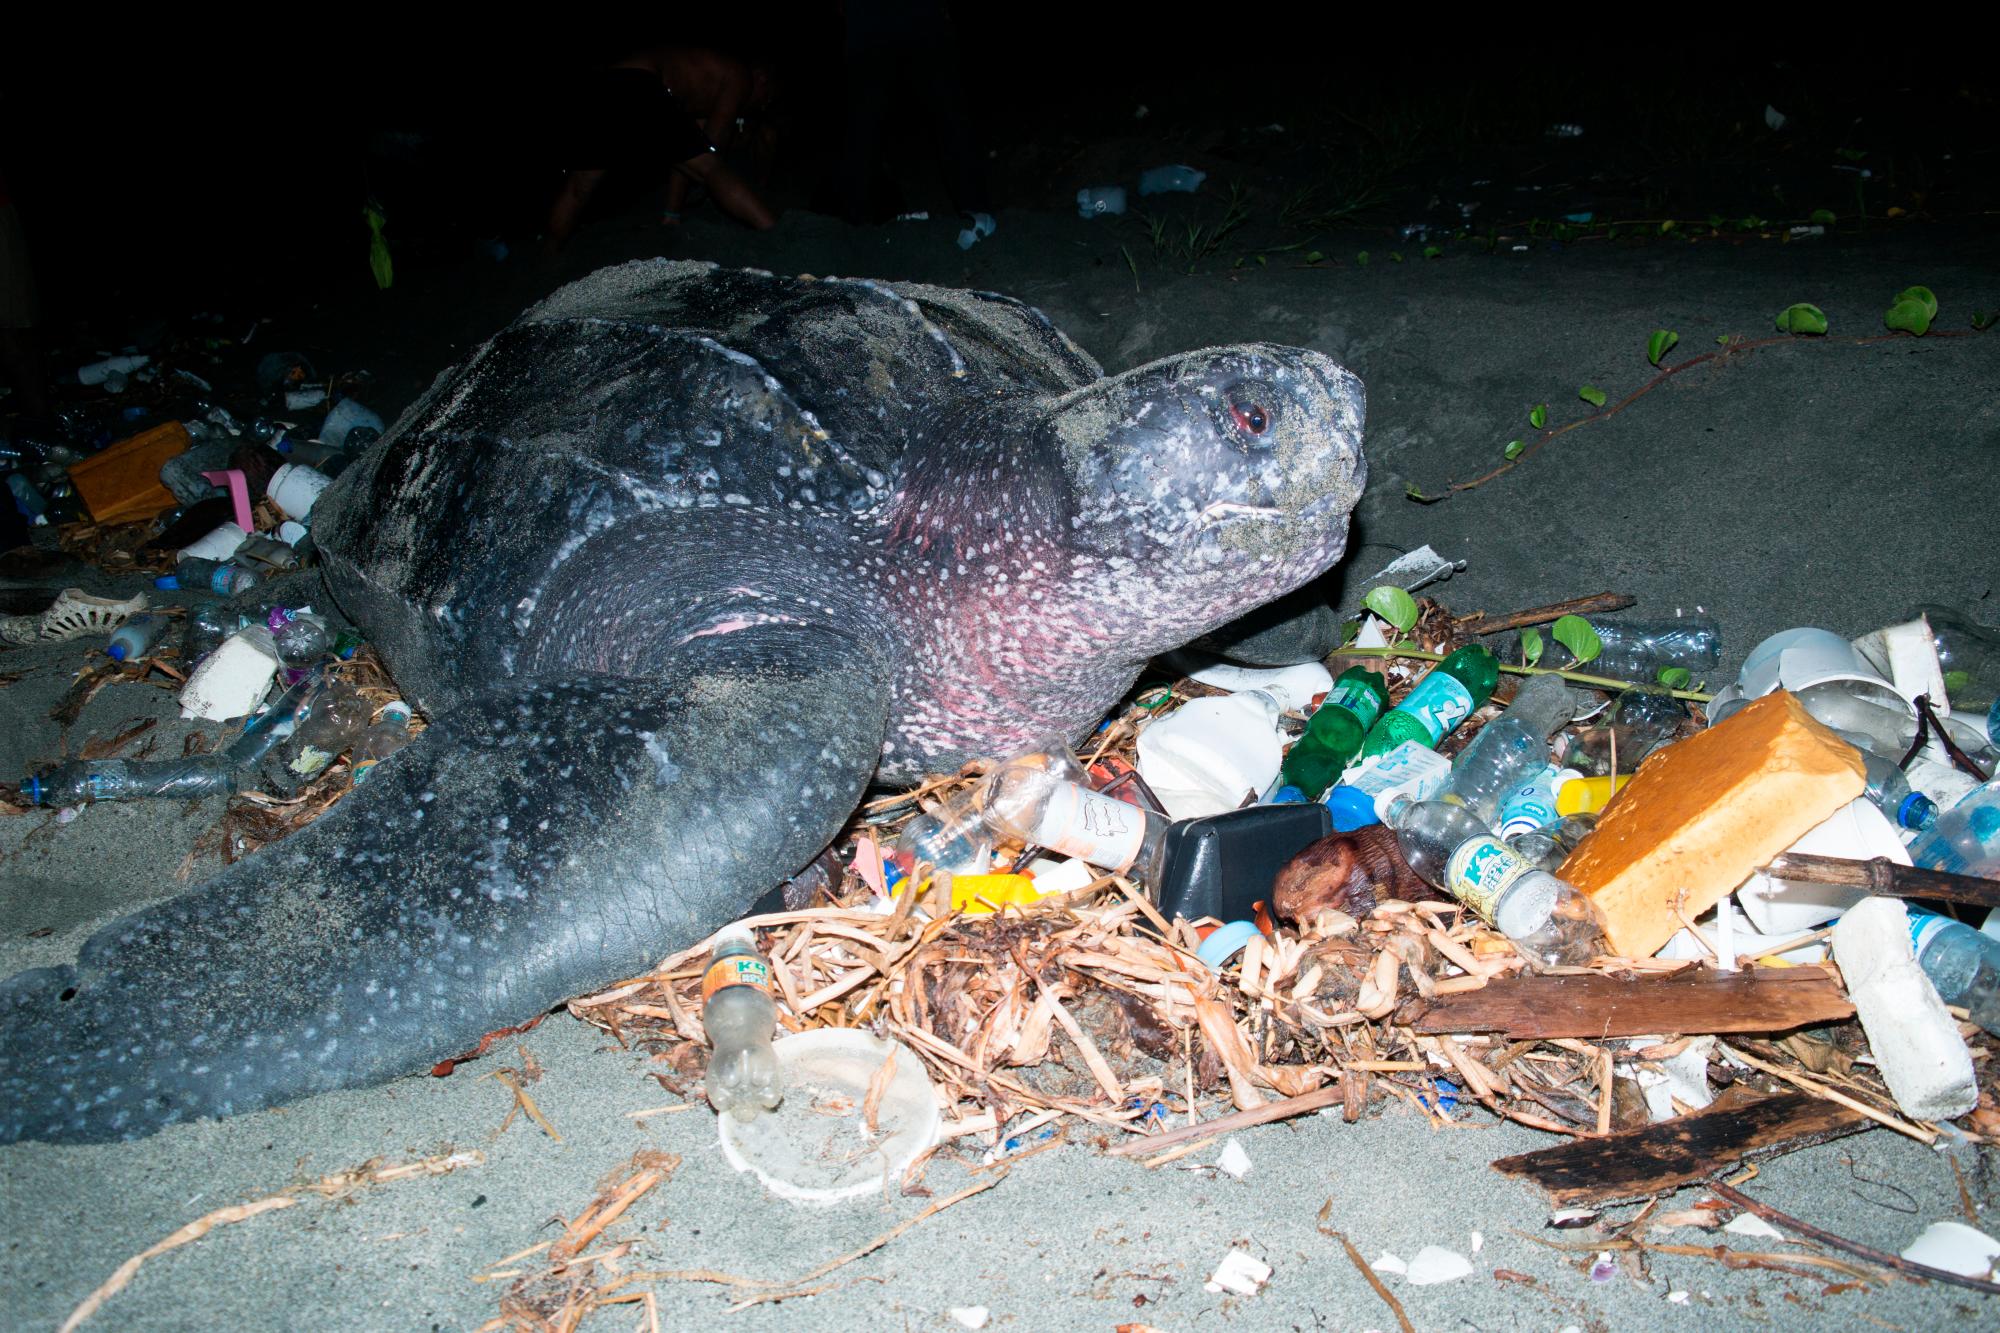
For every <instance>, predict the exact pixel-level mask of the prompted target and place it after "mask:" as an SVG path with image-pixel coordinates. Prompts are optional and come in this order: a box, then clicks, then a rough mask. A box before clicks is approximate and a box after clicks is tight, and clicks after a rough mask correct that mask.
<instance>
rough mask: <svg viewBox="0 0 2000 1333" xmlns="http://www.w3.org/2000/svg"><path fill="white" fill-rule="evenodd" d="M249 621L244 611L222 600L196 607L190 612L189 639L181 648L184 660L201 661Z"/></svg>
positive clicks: (188, 620) (188, 622)
mask: <svg viewBox="0 0 2000 1333" xmlns="http://www.w3.org/2000/svg"><path fill="white" fill-rule="evenodd" d="M248 623H249V618H248V617H246V616H245V615H244V614H243V613H242V612H240V611H232V610H230V609H229V608H228V607H227V606H225V605H224V604H223V603H221V602H209V603H206V604H204V605H202V606H198V607H196V608H195V609H194V610H192V611H190V612H188V618H187V639H186V642H185V643H184V644H183V645H182V648H181V657H182V660H183V661H186V662H188V663H190V664H191V663H195V662H199V661H200V660H201V659H202V658H204V657H207V656H208V655H209V654H210V653H212V652H214V651H215V650H216V649H217V648H219V647H221V646H222V641H223V640H224V639H226V638H228V637H229V636H230V635H232V634H234V633H235V632H236V631H237V630H239V629H242V628H243V627H244V626H245V625H246V624H248Z"/></svg>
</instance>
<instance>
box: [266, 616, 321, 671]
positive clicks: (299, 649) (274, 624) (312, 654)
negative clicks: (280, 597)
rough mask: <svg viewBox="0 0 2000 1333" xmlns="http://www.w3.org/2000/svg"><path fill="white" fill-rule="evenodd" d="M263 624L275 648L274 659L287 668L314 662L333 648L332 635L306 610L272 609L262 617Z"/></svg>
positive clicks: (318, 617)
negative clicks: (280, 659) (284, 664)
mask: <svg viewBox="0 0 2000 1333" xmlns="http://www.w3.org/2000/svg"><path fill="white" fill-rule="evenodd" d="M264 623H265V624H266V625H268V626H269V627H270V630H271V638H272V640H273V641H274V642H275V643H276V644H277V645H278V656H280V657H282V658H284V659H285V661H286V663H287V664H288V665H291V666H300V665H303V664H305V663H309V662H316V661H318V660H319V659H320V658H322V657H324V656H325V655H326V653H327V650H328V649H330V648H332V647H333V631H332V630H330V629H328V628H327V624H326V620H325V619H324V618H323V617H320V616H316V615H314V614H313V613H312V611H311V610H310V609H309V608H302V609H299V610H296V611H295V610H293V609H292V608H290V607H285V606H274V607H272V608H271V609H270V611H269V612H267V613H266V615H265V618H264Z"/></svg>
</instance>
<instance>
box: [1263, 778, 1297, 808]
mask: <svg viewBox="0 0 2000 1333" xmlns="http://www.w3.org/2000/svg"><path fill="white" fill-rule="evenodd" d="M1305 801H1306V794H1305V793H1304V792H1302V791H1300V790H1299V789H1298V788H1297V787H1294V786H1293V785H1292V784H1291V783H1289V782H1287V783H1286V784H1285V785H1284V786H1282V787H1280V788H1278V789H1277V790H1276V791H1274V792H1272V793H1271V799H1270V800H1269V801H1268V802H1267V804H1269V805H1303V804H1305Z"/></svg>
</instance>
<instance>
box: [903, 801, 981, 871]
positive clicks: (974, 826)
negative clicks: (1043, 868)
mask: <svg viewBox="0 0 2000 1333" xmlns="http://www.w3.org/2000/svg"><path fill="white" fill-rule="evenodd" d="M984 802H985V787H984V784H983V783H982V784H979V785H977V786H974V787H971V788H968V789H967V790H965V791H962V792H959V793H958V794H957V795H956V796H953V797H952V798H951V799H949V800H947V801H945V802H943V803H942V804H941V805H939V806H938V807H937V808H936V809H935V810H923V811H919V812H918V813H917V814H916V815H915V816H913V817H912V818H911V819H910V821H909V822H908V823H907V824H905V825H903V829H902V832H900V833H899V834H897V835H896V842H895V845H894V846H893V847H891V848H890V851H889V860H890V861H891V862H892V863H893V864H894V865H895V867H896V869H897V870H898V871H900V872H901V873H902V874H904V875H906V876H914V875H915V874H916V873H917V868H918V867H919V866H923V865H928V866H930V867H931V868H932V869H933V870H940V871H945V872H948V873H950V874H953V875H984V874H987V873H989V872H990V871H991V870H992V869H993V833H992V830H990V829H988V828H987V827H986V821H985V819H984V818H982V817H981V813H980V811H981V807H982V806H983V805H984Z"/></svg>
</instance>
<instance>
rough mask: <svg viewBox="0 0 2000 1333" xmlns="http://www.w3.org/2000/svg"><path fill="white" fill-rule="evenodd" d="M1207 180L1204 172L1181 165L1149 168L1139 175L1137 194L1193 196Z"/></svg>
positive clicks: (1173, 164) (1174, 164)
mask: <svg viewBox="0 0 2000 1333" xmlns="http://www.w3.org/2000/svg"><path fill="white" fill-rule="evenodd" d="M1207 179H1208V173H1207V172H1206V171H1197V170H1195V169H1194V168H1193V167H1190V166H1187V165H1185V164H1183V163H1178V162H1177V163H1172V164H1170V165H1168V166H1164V167H1149V168H1148V169H1146V170H1145V171H1142V172H1140V173H1139V193H1140V194H1142V195H1144V194H1193V193H1194V192H1195V191H1196V190H1199V189H1200V188H1201V183H1202V182H1203V181H1205V180H1207Z"/></svg>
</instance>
